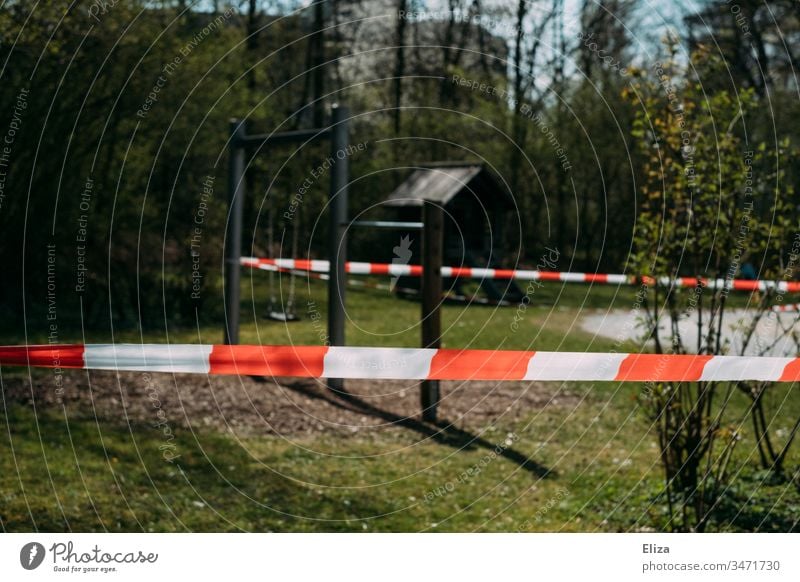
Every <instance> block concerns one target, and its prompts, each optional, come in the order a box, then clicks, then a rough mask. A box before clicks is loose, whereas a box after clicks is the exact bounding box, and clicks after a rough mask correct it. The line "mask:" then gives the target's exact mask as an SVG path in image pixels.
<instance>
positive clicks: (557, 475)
mask: <svg viewBox="0 0 800 582" xmlns="http://www.w3.org/2000/svg"><path fill="white" fill-rule="evenodd" d="M254 281H255V280H254ZM243 288H245V289H247V288H248V285H244V286H243ZM253 291H254V292H253V295H255V296H256V297H258V298H259V300H258V301H257V302H256V303H255V305H253V302H252V301H251V300H250V292H249V289H248V292H247V294H246V295H247V297H245V299H244V300H243V314H244V315H243V326H242V342H243V343H244V342H253V343H286V342H293V343H297V344H319V343H320V341H321V340H320V333H321V332H324V322H325V312H324V306H325V287H324V285H323V284H321V283H319V282H314V283H312V284H310V286H308V287H306V286H305V284H304V283H301V286H300V290H299V291H298V311H299V312H300V313H301V315H303V317H304V319H303V321H300V322H297V323H290V324H282V323H278V322H274V321H267V320H264V319H262V318H261V317H260V316H261V314H262V313H263V312H264V310H265V309H266V301H265V300H264V298H265V297H266V295H267V293H266V287H265V285H264V282H263V280H259V281H258V282H257V284H256V288H255V289H254V290H253ZM629 291H630V290H627V291H626V293H627V294H623V293H616V291H615V290H614V289H612V288H610V287H595V288H593V289H591V290H590V289H589V287H588V286H587V287H583V286H564V287H561V286H552V287H548V286H545V287H542V288H540V289H537V291H536V293H535V294H534V296H533V301H532V304H531V306H530V307H528V308H527V309H526V310H524V311H523V312H517V311H516V309H515V308H513V307H512V308H504V309H494V308H489V307H470V308H468V309H465V308H463V307H461V306H452V305H448V306H446V307H445V308H444V312H443V323H444V327H445V330H446V331H445V334H444V345H445V346H446V347H472V348H498V347H500V348H504V349H546V350H586V349H589V350H594V351H603V350H607V349H609V348H611V347H612V340H608V339H597V338H593V337H592V336H591V335H590V334H587V333H585V332H582V331H580V329H579V325H578V324H579V317H580V315H579V308H592V309H598V308H599V309H605V308H608V307H609V306H611V305H613V306H615V307H617V308H621V309H625V308H629V307H630V305H631V303H632V301H633V298H632V293H629ZM309 300H311V301H313V302H314V304H315V305H316V306H317V308H318V309H319V310H320V311H319V316H320V319H319V323H315V322H314V321H313V320H312V319H310V318H309V313H308V309H307V306H308V301H309ZM348 301H349V305H350V316H351V321H350V323H349V324H348V330H347V334H348V343H349V344H351V345H384V346H417V345H419V335H420V330H419V327H418V319H419V310H420V306H419V304H418V303H416V302H412V301H403V300H398V299H396V298H393V297H391V296H390V295H389V294H388V293H386V292H380V291H374V290H372V291H360V290H351V292H350V295H349V299H348ZM518 313H519V316H521V317H522V320H521V321H520V322H519V329H518V330H517V331H516V332H515V331H513V330H512V329H511V323H512V322H513V320H514V317H515V315H517V314H518ZM356 324H357V325H356ZM219 336H220V330H219V329H218V327H217V326H205V327H201V328H200V329H199V330H197V329H194V330H192V329H169V330H168V335H165V334H145V335H144V339H145V340H146V341H154V342H163V341H166V340H167V339H168V340H169V341H170V342H197V341H202V342H217V341H219V339H220V337H219ZM62 339H63V340H64V341H70V340H76V341H80V340H81V338H80V337H75V338H62ZM110 339H112V338H111V337H110V335H109V334H108V333H107V332H88V333H87V337H86V341H88V342H91V341H109V340H110ZM113 339H114V340H115V341H118V342H119V341H141V338H140V335H139V333H138V332H135V331H131V330H127V331H123V332H121V333H118V334H117V335H115V336H114V338H113ZM4 343H14V338H13V337H9V338H8V339H7V340H6V342H4ZM616 348H617V349H618V350H620V351H621V350H624V349H627V348H636V346H635V345H632V344H629V345H623V346H616ZM27 374H28V370H25V369H19V368H17V369H11V368H3V369H2V378H3V379H5V380H7V379H8V378H9V377H10V376H17V377H27ZM33 376H34V381H37V382H46V381H47V379H48V378H51V377H52V376H51V375H48V374H47V373H46V372H42V371H34V372H33ZM568 389H569V391H570V392H571V393H572V394H573V395H577V398H567V399H564V403H561V404H552V405H548V406H547V407H545V408H544V409H541V410H530V411H524V414H523V415H521V416H518V417H517V418H518V420H516V421H513V422H512V421H503V420H500V421H498V423H497V424H496V425H494V426H486V427H482V429H481V430H474V431H473V432H472V433H470V434H464V433H461V432H459V431H458V430H455V429H449V430H445V431H443V432H442V433H441V434H438V435H434V436H432V435H431V434H430V431H429V429H424V428H420V427H419V426H415V425H413V424H412V425H410V426H407V427H394V428H390V429H383V430H381V431H379V432H376V431H360V432H359V433H358V434H357V435H353V436H351V437H345V436H332V435H331V434H324V435H310V436H304V437H302V438H294V439H292V440H288V439H283V438H279V437H274V436H261V437H247V438H242V437H237V436H235V435H232V434H223V433H218V432H214V431H211V430H207V431H197V432H192V431H190V430H188V429H180V428H176V429H175V431H176V432H175V435H176V436H175V439H176V440H175V445H176V447H177V451H178V452H179V454H180V456H179V457H178V458H177V459H176V461H175V462H167V461H165V460H164V459H163V457H162V454H161V450H159V446H162V445H163V443H164V441H163V438H162V435H161V434H160V433H159V432H158V431H157V430H155V429H154V428H153V427H151V426H148V425H131V426H128V425H124V424H120V423H119V421H116V420H110V419H104V418H99V419H94V418H93V417H92V416H91V414H90V412H88V411H87V413H86V414H84V415H70V416H69V417H68V418H65V416H64V415H63V414H59V413H58V411H54V410H52V409H51V410H46V411H44V410H39V411H36V410H34V409H33V407H32V405H30V404H23V403H10V402H9V403H5V405H4V406H3V408H2V410H0V417H1V418H2V422H0V430H2V432H3V436H2V437H0V524H1V525H2V528H3V529H4V530H6V531H30V530H43V531H62V530H73V531H96V530H110V531H141V530H145V531H186V530H191V531H196V530H200V531H239V530H247V531H421V530H425V531H428V530H430V531H520V530H521V531H629V530H639V529H648V528H654V529H657V530H658V529H661V528H663V527H664V524H665V519H666V514H665V505H664V503H663V500H662V499H661V498H660V496H659V495H660V492H661V487H662V484H661V469H660V465H659V464H658V458H657V450H656V448H655V438H654V436H653V435H651V434H648V430H647V429H648V426H647V423H646V421H645V419H644V415H643V413H642V411H641V410H640V409H639V408H638V405H637V400H636V394H637V391H638V390H640V386H637V385H635V384H623V385H618V384H613V383H598V384H595V385H588V384H571V385H569V386H568ZM770 398H771V399H772V403H771V407H770V409H771V410H778V411H779V412H778V413H777V415H776V419H775V422H776V423H777V424H776V426H777V427H789V426H790V423H791V422H792V421H793V419H794V418H796V417H797V415H798V414H800V400H799V399H798V398H797V388H796V387H794V386H786V385H776V386H775V387H774V389H773V390H772V393H771V396H770ZM744 410H745V402H744V400H743V399H742V398H739V397H738V396H736V397H735V398H734V402H733V405H732V407H731V410H730V418H732V419H734V418H738V417H740V416H741V415H742V414H743V413H744ZM443 413H444V415H445V416H446V410H443ZM742 430H743V439H742V441H741V443H740V444H739V446H738V449H737V450H736V453H735V457H734V460H733V462H732V466H733V467H734V470H735V471H740V472H741V475H740V476H741V478H740V479H739V480H738V481H737V483H736V486H735V487H734V488H732V489H731V490H730V491H729V492H727V494H726V496H725V498H724V500H723V504H722V506H721V508H720V510H719V511H718V512H717V514H716V515H715V518H714V520H713V521H712V524H711V528H710V529H712V530H723V531H740V530H748V531H749V530H755V529H759V530H776V531H788V530H792V529H793V528H796V527H797V526H796V525H795V524H796V521H797V519H798V511H799V510H798V508H800V494H799V493H798V487H797V486H796V485H795V484H793V483H791V482H790V481H776V480H774V479H771V478H768V476H767V475H765V474H763V473H760V472H759V471H758V470H757V465H756V453H755V450H754V449H753V444H754V443H753V440H752V438H751V436H750V434H749V424H745V425H743V427H742ZM508 434H512V435H515V437H516V439H515V440H514V442H513V443H512V444H511V446H510V447H508V449H504V454H502V455H495V454H493V453H492V451H493V449H494V447H495V446H497V445H498V444H500V443H502V442H503V441H504V440H505V439H506V438H507V435H508ZM487 457H488V461H487V460H486V459H487ZM799 460H800V456H798V454H797V450H795V451H794V452H793V454H792V455H791V456H790V458H789V460H788V463H787V464H788V466H789V467H792V468H793V467H796V466H797V464H798V461H799ZM541 468H546V469H547V470H548V471H549V473H547V475H546V476H543V475H542V474H541V473H542V471H541V470H540V469H541ZM465 475H466V477H464V476H465ZM765 516H767V519H766V521H764V518H765Z"/></svg>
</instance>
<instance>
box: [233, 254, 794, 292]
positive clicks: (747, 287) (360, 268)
mask: <svg viewBox="0 0 800 582" xmlns="http://www.w3.org/2000/svg"><path fill="white" fill-rule="evenodd" d="M241 263H242V265H244V266H246V267H251V268H255V269H258V268H262V265H274V266H277V267H280V268H283V269H296V270H301V271H312V272H315V273H327V272H328V271H329V270H330V265H329V262H328V261H323V260H305V259H260V258H257V257H242V259H241ZM345 271H346V272H348V273H350V274H353V275H391V276H394V277H420V276H421V275H422V266H420V265H395V264H390V263H359V262H348V263H346V264H345ZM442 276H443V277H464V278H472V279H519V280H522V281H560V282H562V283H601V284H611V285H636V284H639V283H646V284H648V285H653V284H655V283H658V284H659V285H661V286H675V287H697V286H703V287H711V288H714V289H729V290H732V291H766V290H768V289H777V290H778V291H781V292H783V293H800V281H763V280H750V279H707V278H703V277H701V278H698V277H677V278H675V279H672V278H670V277H659V278H658V279H656V278H653V277H649V276H645V277H636V276H633V275H622V274H609V273H605V274H604V273H569V272H565V271H526V270H520V269H483V268H478V267H442Z"/></svg>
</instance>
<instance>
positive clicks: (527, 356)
mask: <svg viewBox="0 0 800 582" xmlns="http://www.w3.org/2000/svg"><path fill="white" fill-rule="evenodd" d="M0 365H7V366H36V367H46V368H83V369H87V370H119V371H123V370H124V371H139V372H175V373H195V374H242V375H251V376H295V377H303V378H363V379H385V380H389V379H394V380H496V381H502V380H542V381H545V380H548V381H575V380H582V381H615V382H649V381H655V382H679V381H730V380H764V381H773V382H794V381H797V380H800V358H773V357H750V356H695V355H673V354H668V355H665V354H613V353H589V352H528V351H495V350H454V349H440V350H435V349H414V348H368V347H353V348H351V347H326V346H239V345H237V346H227V345H200V344H197V345H195V344H172V345H159V344H93V345H92V344H87V345H36V346H4V347H0Z"/></svg>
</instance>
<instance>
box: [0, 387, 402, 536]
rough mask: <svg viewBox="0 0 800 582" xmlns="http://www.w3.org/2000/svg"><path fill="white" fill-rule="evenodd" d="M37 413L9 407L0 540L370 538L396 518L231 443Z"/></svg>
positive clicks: (0, 419) (0, 411)
mask: <svg viewBox="0 0 800 582" xmlns="http://www.w3.org/2000/svg"><path fill="white" fill-rule="evenodd" d="M99 427H100V428H99V431H98V421H96V420H95V419H94V418H85V417H84V418H78V417H74V418H73V417H70V418H68V419H65V418H64V416H63V413H59V412H55V411H49V412H41V411H40V412H38V413H34V411H33V408H32V407H30V406H25V405H16V404H15V405H12V406H9V407H7V408H4V407H3V406H2V402H0V433H2V436H1V437H0V500H2V502H0V531H5V532H34V531H38V532H66V531H73V532H95V531H119V532H137V531H158V532H170V531H323V532H327V531H354V530H356V531H361V529H362V527H361V521H362V520H363V519H364V518H369V517H370V516H379V515H382V514H385V513H388V512H391V511H392V510H394V509H396V508H395V507H393V506H392V505H391V504H390V503H387V502H385V500H380V499H376V498H374V497H369V496H363V495H360V496H354V498H353V499H352V500H350V501H348V503H347V504H346V505H345V504H343V503H342V500H341V499H338V498H337V497H336V496H335V495H332V494H328V492H327V491H321V490H319V488H318V487H310V486H308V485H305V484H303V483H298V482H297V481H296V480H292V479H290V478H287V477H284V476H282V475H278V474H277V473H276V472H275V471H273V470H272V469H271V468H270V467H269V466H268V465H267V464H265V463H263V462H259V461H258V460H257V459H256V458H254V457H253V456H252V455H251V454H250V452H249V451H248V450H245V448H243V447H241V446H240V445H238V444H237V443H236V442H235V441H233V440H232V439H230V438H227V437H225V436H224V435H216V434H213V433H203V434H197V433H192V432H190V431H188V430H185V429H176V431H175V444H176V447H177V449H176V452H177V454H178V455H179V456H178V457H177V459H176V460H175V461H174V462H168V461H166V460H164V458H163V456H162V451H161V450H160V448H159V447H160V446H162V445H163V442H164V441H163V438H162V435H161V434H160V433H159V432H158V431H157V430H156V429H154V428H153V427H152V426H150V425H147V424H141V423H137V424H130V425H127V424H124V423H123V424H121V423H119V422H114V421H110V420H107V419H103V420H100V421H99Z"/></svg>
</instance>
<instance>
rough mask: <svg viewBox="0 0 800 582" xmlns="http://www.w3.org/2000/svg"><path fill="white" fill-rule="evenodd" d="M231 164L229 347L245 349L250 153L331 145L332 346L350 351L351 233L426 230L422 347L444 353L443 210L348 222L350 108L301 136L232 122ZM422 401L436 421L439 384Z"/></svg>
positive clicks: (335, 386)
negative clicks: (255, 130) (416, 217)
mask: <svg viewBox="0 0 800 582" xmlns="http://www.w3.org/2000/svg"><path fill="white" fill-rule="evenodd" d="M230 129H231V136H230V138H229V143H228V147H229V155H230V161H229V166H228V192H229V211H228V217H227V225H226V231H225V232H226V237H225V264H224V280H225V287H224V301H225V329H224V344H226V345H235V344H238V343H239V318H240V300H241V295H240V285H241V266H242V256H241V246H242V222H243V212H244V197H245V195H246V193H245V170H246V166H247V164H246V159H245V156H246V153H247V152H248V150H249V151H251V152H252V154H251V156H255V155H257V154H259V153H262V152H265V151H268V150H269V148H272V147H275V146H280V145H286V144H301V147H302V146H303V145H306V144H309V143H312V142H315V141H319V140H323V139H328V140H330V146H331V149H330V151H331V158H332V159H333V160H335V163H333V164H332V165H331V170H330V189H329V209H328V212H329V223H328V250H329V260H328V265H329V269H328V271H329V273H328V341H329V342H330V345H331V346H345V345H346V344H345V318H346V289H347V280H346V271H345V269H346V260H347V229H348V228H351V227H358V226H365V227H370V228H388V229H397V228H400V229H422V231H423V264H424V265H425V266H426V274H425V275H423V281H422V289H421V295H422V347H423V348H434V349H435V348H438V347H439V345H440V337H441V316H440V313H439V305H440V302H441V296H442V278H441V266H442V241H443V218H442V208H441V206H439V205H437V204H435V203H433V202H425V203H424V204H423V205H422V206H423V208H422V217H423V220H422V222H419V221H416V222H410V221H404V222H403V221H401V222H381V221H350V220H349V218H348V184H349V162H348V156H347V155H340V154H341V152H346V151H347V150H348V147H349V143H350V136H349V110H348V109H347V107H344V106H338V105H337V106H334V107H332V109H331V121H330V126H329V127H325V128H314V129H306V130H299V131H288V132H279V133H275V132H273V133H269V134H252V135H251V134H247V132H246V129H245V123H244V121H243V120H239V119H233V120H231V122H230ZM327 384H328V387H329V388H331V389H332V390H334V391H343V390H344V379H343V377H342V376H337V377H331V378H328V379H327ZM420 401H421V405H422V414H423V418H424V419H425V420H429V421H434V420H436V409H437V405H438V402H439V383H438V380H425V381H424V382H423V383H422V386H421V394H420Z"/></svg>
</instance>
